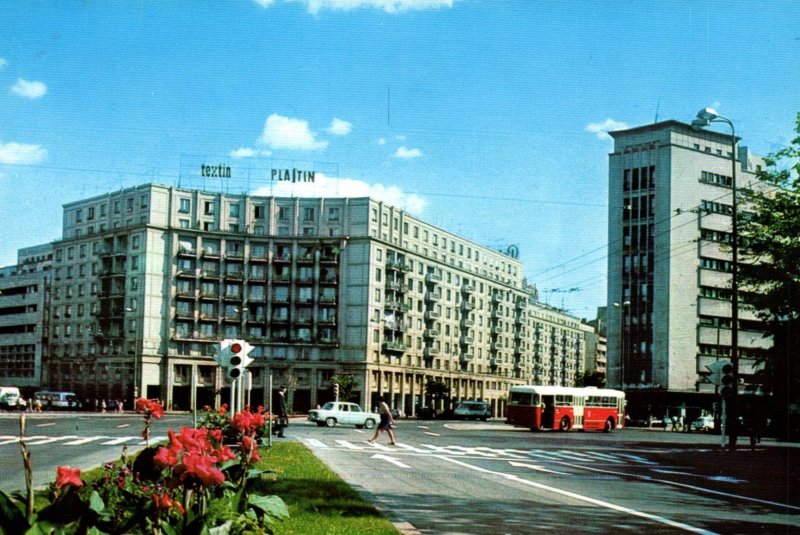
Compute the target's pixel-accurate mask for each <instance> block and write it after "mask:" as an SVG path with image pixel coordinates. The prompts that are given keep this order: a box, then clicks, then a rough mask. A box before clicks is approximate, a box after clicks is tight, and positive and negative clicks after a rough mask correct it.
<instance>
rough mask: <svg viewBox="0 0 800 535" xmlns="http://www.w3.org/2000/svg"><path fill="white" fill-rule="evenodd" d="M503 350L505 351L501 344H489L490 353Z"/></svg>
mask: <svg viewBox="0 0 800 535" xmlns="http://www.w3.org/2000/svg"><path fill="white" fill-rule="evenodd" d="M501 349H503V344H501V343H500V342H492V343H491V344H489V351H500V350H501Z"/></svg>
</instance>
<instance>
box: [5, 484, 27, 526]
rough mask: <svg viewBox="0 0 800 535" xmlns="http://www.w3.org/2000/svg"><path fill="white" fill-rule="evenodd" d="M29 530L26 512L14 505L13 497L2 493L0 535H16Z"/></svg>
mask: <svg viewBox="0 0 800 535" xmlns="http://www.w3.org/2000/svg"><path fill="white" fill-rule="evenodd" d="M27 528H28V522H27V521H26V520H25V512H24V510H23V509H22V508H21V507H20V506H18V505H16V504H15V503H14V500H12V499H11V496H9V495H8V494H6V493H5V492H2V491H0V535H6V534H7V535H16V534H17V533H23V532H24V531H25V530H26V529H27Z"/></svg>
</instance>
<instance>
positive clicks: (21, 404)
mask: <svg viewBox="0 0 800 535" xmlns="http://www.w3.org/2000/svg"><path fill="white" fill-rule="evenodd" d="M17 408H18V409H19V411H20V412H28V402H27V401H25V398H24V397H22V396H20V397H19V398H17Z"/></svg>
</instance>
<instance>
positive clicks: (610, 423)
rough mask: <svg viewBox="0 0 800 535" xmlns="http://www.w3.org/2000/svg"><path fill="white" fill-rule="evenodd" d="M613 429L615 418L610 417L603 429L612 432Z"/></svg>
mask: <svg viewBox="0 0 800 535" xmlns="http://www.w3.org/2000/svg"><path fill="white" fill-rule="evenodd" d="M612 429H614V419H613V418H609V419H608V420H606V425H604V426H603V431H605V432H606V433H610V432H611V430H612Z"/></svg>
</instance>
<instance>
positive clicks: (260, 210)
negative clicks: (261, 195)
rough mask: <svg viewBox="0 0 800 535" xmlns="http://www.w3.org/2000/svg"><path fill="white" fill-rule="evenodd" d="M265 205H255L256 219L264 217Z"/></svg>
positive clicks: (254, 215) (254, 214)
mask: <svg viewBox="0 0 800 535" xmlns="http://www.w3.org/2000/svg"><path fill="white" fill-rule="evenodd" d="M264 213H265V210H264V207H263V206H259V205H256V206H253V217H254V218H256V219H264Z"/></svg>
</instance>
